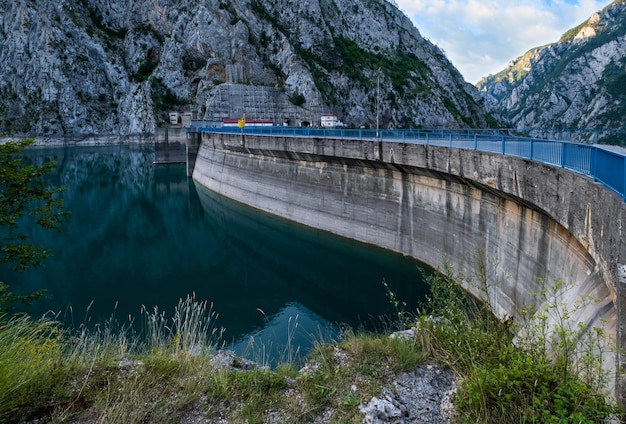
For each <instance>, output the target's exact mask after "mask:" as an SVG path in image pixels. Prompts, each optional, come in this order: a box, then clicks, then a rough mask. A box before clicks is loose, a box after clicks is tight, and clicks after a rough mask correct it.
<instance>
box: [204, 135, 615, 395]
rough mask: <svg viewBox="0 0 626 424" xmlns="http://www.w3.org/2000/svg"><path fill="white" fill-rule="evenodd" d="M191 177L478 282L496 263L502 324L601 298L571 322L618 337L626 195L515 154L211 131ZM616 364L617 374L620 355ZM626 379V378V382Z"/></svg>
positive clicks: (474, 287)
mask: <svg viewBox="0 0 626 424" xmlns="http://www.w3.org/2000/svg"><path fill="white" fill-rule="evenodd" d="M202 136H203V143H202V145H201V148H200V151H199V152H198V158H197V161H196V165H195V170H194V173H193V178H194V179H195V180H196V181H197V182H199V183H200V184H202V185H203V186H205V187H207V188H209V189H210V190H212V191H215V192H217V193H220V194H222V195H225V196H227V197H229V198H232V199H234V200H237V201H239V202H242V203H245V204H247V205H250V206H252V207H255V208H258V209H260V210H263V211H265V212H268V213H271V214H274V215H278V216H281V217H284V218H287V219H290V220H293V221H296V222H299V223H302V224H304V225H308V226H311V227H314V228H318V229H321V230H324V231H329V232H331V233H335V234H338V235H340V236H344V237H348V238H351V239H355V240H358V241H361V242H364V243H369V244H373V245H377V246H380V247H383V248H387V249H390V250H393V251H396V252H400V253H402V254H405V255H409V256H411V257H413V258H415V259H417V260H419V261H422V262H424V263H426V264H429V265H431V266H433V267H438V266H440V265H442V263H443V262H444V261H448V262H449V263H450V264H451V265H452V267H453V268H454V270H455V271H456V272H457V273H459V274H462V275H465V276H468V277H470V278H468V281H467V282H466V284H467V288H468V289H469V290H470V291H472V292H474V293H475V294H477V295H481V294H483V293H484V287H482V285H481V283H480V280H479V279H476V278H471V276H474V275H476V274H477V268H478V267H479V266H480V265H481V263H480V258H481V255H482V253H484V257H485V258H487V262H486V263H483V264H485V265H487V271H488V273H489V275H488V277H489V280H490V282H491V285H490V287H489V289H488V290H487V291H488V296H489V299H490V301H491V303H492V305H493V308H494V312H495V313H496V314H497V315H498V316H500V317H503V318H504V317H506V316H511V317H513V318H514V319H515V318H520V311H521V309H522V308H525V307H528V306H530V305H534V306H535V307H537V308H540V307H542V303H541V301H540V300H539V299H538V298H537V297H536V296H533V293H537V292H540V291H541V290H542V289H543V288H544V282H548V283H550V282H554V281H555V280H563V281H565V282H567V283H569V284H571V285H572V289H570V290H568V291H566V292H564V293H562V294H561V298H560V299H558V301H559V302H561V301H562V302H566V303H567V304H569V305H574V303H575V302H576V301H577V300H579V299H581V298H583V297H584V298H586V297H588V296H592V297H593V298H594V299H596V301H595V302H593V303H590V304H588V305H586V306H585V307H584V308H582V309H580V310H579V311H578V313H577V315H576V316H575V317H574V318H575V320H576V321H581V322H583V323H585V324H587V325H589V326H599V327H603V328H604V330H605V331H606V332H607V333H608V334H610V335H613V336H615V337H617V338H618V337H619V334H618V330H619V329H618V323H619V322H621V321H623V320H621V319H620V318H619V317H618V315H619V314H618V306H619V305H618V303H619V295H618V285H619V283H618V275H617V274H618V269H619V264H621V263H624V260H625V259H624V258H625V257H626V255H625V252H624V250H625V246H624V243H623V241H622V227H623V221H624V202H623V200H622V199H621V198H620V197H619V196H617V195H615V194H614V193H612V192H611V191H609V190H608V189H605V188H604V187H603V186H601V185H599V184H597V183H594V182H593V181H592V180H590V179H588V178H586V177H584V176H582V175H580V174H576V173H574V172H571V171H567V170H564V169H560V168H557V167H552V166H548V165H543V164H540V163H535V162H530V161H528V160H524V159H520V158H515V157H511V156H502V155H495V154H491V153H485V152H477V151H470V150H462V149H447V148H443V147H436V146H424V145H414V144H403V143H384V142H383V143H377V142H374V141H357V140H355V141H349V140H327V139H298V138H281V137H261V136H250V135H246V136H243V137H242V136H241V135H224V134H221V135H219V134H203V135H202ZM605 360H606V366H607V369H610V370H615V369H616V367H615V366H616V360H617V358H616V357H615V354H614V353H607V354H606V358H605ZM618 383H619V382H618Z"/></svg>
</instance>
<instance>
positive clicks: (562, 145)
mask: <svg viewBox="0 0 626 424" xmlns="http://www.w3.org/2000/svg"><path fill="white" fill-rule="evenodd" d="M561 168H565V142H561Z"/></svg>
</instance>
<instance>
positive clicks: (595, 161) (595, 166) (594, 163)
mask: <svg viewBox="0 0 626 424" xmlns="http://www.w3.org/2000/svg"><path fill="white" fill-rule="evenodd" d="M624 168H625V169H626V164H625V165H624ZM597 170H598V148H597V147H594V149H593V150H592V153H591V169H590V172H591V176H592V177H593V180H594V181H598V178H597V177H596V175H597V174H596V171H597ZM625 174H626V173H625Z"/></svg>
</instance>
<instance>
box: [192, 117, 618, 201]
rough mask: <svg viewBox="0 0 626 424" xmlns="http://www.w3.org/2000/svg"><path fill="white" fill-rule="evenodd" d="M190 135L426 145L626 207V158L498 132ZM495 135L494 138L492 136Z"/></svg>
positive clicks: (267, 130) (287, 130)
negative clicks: (536, 168)
mask: <svg viewBox="0 0 626 424" xmlns="http://www.w3.org/2000/svg"><path fill="white" fill-rule="evenodd" d="M188 131H194V132H215V133H235V134H240V133H241V134H251V135H268V136H283V137H284V136H287V137H321V138H345V139H351V140H373V141H374V140H382V141H386V142H401V143H413V144H426V145H435V146H444V147H450V148H452V147H454V148H460V149H471V150H480V151H484V152H492V153H500V154H503V155H511V156H518V157H522V158H526V159H530V160H534V161H538V162H543V163H547V164H550V165H556V166H561V167H563V168H567V169H571V170H573V171H576V172H579V173H581V174H584V175H588V176H589V177H592V178H593V179H594V180H595V181H599V182H601V183H602V184H604V185H605V186H606V187H608V188H609V189H611V190H613V191H614V192H616V193H617V194H619V195H620V196H622V198H623V199H624V201H626V155H625V154H623V153H620V152H618V151H614V150H609V149H606V148H603V147H601V145H597V144H579V143H572V142H567V141H558V140H544V139H536V138H527V137H517V136H508V135H500V134H499V131H497V130H482V131H477V130H417V129H416V130H379V131H378V132H377V131H376V130H369V129H339V128H328V129H326V128H310V127H309V128H299V127H280V126H271V127H262V126H256V127H255V126H247V127H245V128H243V129H240V128H237V127H221V128H210V127H193V126H192V127H189V128H188ZM490 132H492V133H491V134H490Z"/></svg>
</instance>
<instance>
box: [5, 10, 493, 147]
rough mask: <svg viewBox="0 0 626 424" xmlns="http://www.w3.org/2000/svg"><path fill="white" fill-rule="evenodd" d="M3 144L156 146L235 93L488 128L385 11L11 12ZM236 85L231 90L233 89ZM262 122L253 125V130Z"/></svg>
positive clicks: (388, 118)
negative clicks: (216, 98)
mask: <svg viewBox="0 0 626 424" xmlns="http://www.w3.org/2000/svg"><path fill="white" fill-rule="evenodd" d="M0 10H2V11H3V12H2V15H1V16H0V62H1V63H2V67H1V68H0V131H4V132H9V133H15V134H55V135H59V134H64V135H80V134H119V135H130V134H146V133H148V134H149V133H153V132H154V129H155V127H156V126H157V125H159V123H160V122H162V121H164V120H165V117H166V112H167V111H168V110H185V111H192V112H194V113H196V114H197V116H198V117H200V118H203V117H205V116H206V115H207V114H208V113H209V111H208V109H209V108H210V105H211V104H212V96H213V94H214V93H215V92H216V89H217V87H219V86H220V85H222V84H224V83H227V82H234V83H240V84H246V85H250V86H257V87H258V86H264V87H274V88H278V89H279V90H281V92H284V94H285V96H287V97H288V98H289V99H290V101H291V102H292V103H293V104H294V105H297V106H299V107H302V108H303V109H305V110H309V111H313V110H314V111H316V112H317V113H320V112H333V113H336V114H337V115H338V116H339V118H340V119H341V120H343V121H344V122H345V123H346V124H348V125H352V126H372V127H373V126H374V125H375V122H376V115H377V113H376V111H377V104H378V110H379V111H380V114H379V119H380V125H381V127H409V126H411V127H412V126H449V127H459V126H460V127H468V126H470V127H484V126H485V125H487V122H488V121H489V117H488V116H486V115H485V113H484V111H483V108H482V106H481V101H482V99H481V98H480V95H479V94H478V92H477V90H475V88H474V87H472V86H471V85H469V84H467V83H466V82H464V81H463V79H462V77H461V75H460V74H459V73H458V72H457V71H456V69H455V68H454V67H453V66H452V65H451V64H450V63H449V62H448V60H447V59H446V57H445V55H444V54H443V52H442V51H441V50H440V49H439V48H437V47H436V46H434V45H432V44H431V43H430V42H428V41H426V40H424V39H423V38H422V37H421V35H420V33H419V32H418V30H417V29H416V28H415V27H414V26H413V25H412V23H411V22H410V20H409V19H408V18H407V17H406V16H405V15H404V14H403V13H402V12H400V11H399V10H398V9H397V7H396V6H395V5H394V4H392V3H389V2H387V1H386V0H312V1H310V2H300V1H293V0H278V1H270V0H201V1H198V0H182V1H174V0H77V1H70V0H58V1H54V2H53V1H38V0H0ZM227 78H228V79H227ZM251 118H254V116H251Z"/></svg>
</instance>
